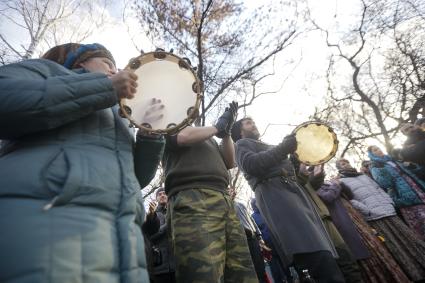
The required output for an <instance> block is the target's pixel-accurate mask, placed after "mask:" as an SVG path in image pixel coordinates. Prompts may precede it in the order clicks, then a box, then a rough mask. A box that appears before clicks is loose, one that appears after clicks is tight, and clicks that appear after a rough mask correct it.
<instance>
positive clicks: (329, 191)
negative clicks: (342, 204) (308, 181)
mask: <svg viewBox="0 0 425 283" xmlns="http://www.w3.org/2000/svg"><path fill="white" fill-rule="evenodd" d="M341 190H342V188H341V186H340V185H339V184H337V183H336V182H332V183H325V184H323V185H322V186H321V187H320V188H319V190H318V191H317V195H318V196H319V197H320V198H321V199H322V200H323V202H325V203H327V204H330V203H333V202H334V201H335V200H336V199H338V198H339V197H340V194H341Z"/></svg>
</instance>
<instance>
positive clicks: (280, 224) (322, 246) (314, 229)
mask: <svg viewBox="0 0 425 283" xmlns="http://www.w3.org/2000/svg"><path fill="white" fill-rule="evenodd" d="M236 158H237V163H238V166H239V168H240V169H241V170H242V171H243V172H244V174H245V178H246V179H247V181H248V183H249V184H250V186H251V187H252V188H253V189H255V197H256V200H257V206H258V208H259V210H260V213H261V215H262V216H263V217H264V221H265V222H266V224H267V226H268V228H269V229H270V233H271V236H272V239H273V241H274V243H276V248H277V251H278V253H279V256H280V257H281V258H282V259H286V263H287V264H288V263H290V262H292V256H293V255H294V254H298V253H311V252H316V251H324V250H327V251H330V252H331V253H332V254H333V255H334V257H337V253H336V251H335V247H334V246H333V244H332V241H331V239H330V237H329V235H328V233H327V232H326V230H325V227H324V225H323V222H322V220H321V219H320V216H319V214H318V213H317V211H316V210H315V208H314V206H313V205H312V203H311V201H310V199H309V197H308V196H307V195H305V193H304V191H303V189H302V188H301V187H300V185H299V184H298V183H297V182H296V178H295V176H294V169H293V166H292V164H291V162H290V161H289V160H288V159H284V158H285V156H284V155H283V154H282V153H280V152H279V148H278V147H273V146H270V145H268V144H265V143H263V142H261V141H257V140H254V139H248V138H246V139H242V140H239V141H238V142H237V143H236ZM283 174H284V175H287V177H283V176H282V175H283Z"/></svg>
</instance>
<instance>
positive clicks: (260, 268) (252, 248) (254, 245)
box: [245, 230, 266, 283]
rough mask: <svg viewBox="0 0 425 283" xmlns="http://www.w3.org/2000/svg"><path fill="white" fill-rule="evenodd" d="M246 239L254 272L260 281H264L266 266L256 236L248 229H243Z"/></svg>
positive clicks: (261, 282)
mask: <svg viewBox="0 0 425 283" xmlns="http://www.w3.org/2000/svg"><path fill="white" fill-rule="evenodd" d="M245 234H246V239H247V241H248V248H249V253H250V254H251V259H252V263H253V264H254V268H255V273H256V274H257V278H258V281H259V282H260V283H263V282H266V280H265V273H266V266H265V265H264V259H263V255H262V254H261V248H260V245H259V243H258V240H257V238H256V237H255V235H253V233H252V232H251V231H249V230H245Z"/></svg>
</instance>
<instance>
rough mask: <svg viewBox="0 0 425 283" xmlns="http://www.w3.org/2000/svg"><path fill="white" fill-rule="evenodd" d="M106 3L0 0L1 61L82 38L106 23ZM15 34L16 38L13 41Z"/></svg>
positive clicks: (98, 0) (92, 0)
mask: <svg viewBox="0 0 425 283" xmlns="http://www.w3.org/2000/svg"><path fill="white" fill-rule="evenodd" d="M108 2H109V0H6V1H2V2H1V3H0V15H1V17H2V18H3V19H4V20H3V22H2V26H1V30H0V43H1V45H0V48H1V49H0V56H1V59H2V60H1V63H2V64H4V63H7V62H11V61H15V60H20V59H28V58H32V57H33V56H38V55H40V54H41V53H43V51H45V50H46V49H47V48H49V47H51V46H53V45H57V44H59V43H63V42H64V41H66V42H81V41H83V40H84V39H86V38H87V37H88V36H89V35H91V34H92V33H93V32H94V30H98V29H99V28H101V27H102V26H103V25H104V24H105V23H106V19H107V13H106V8H107V6H108V5H109V3H108ZM10 31H13V32H12V33H13V34H11V32H10ZM17 35H18V36H17ZM17 37H18V38H19V40H16V38H17Z"/></svg>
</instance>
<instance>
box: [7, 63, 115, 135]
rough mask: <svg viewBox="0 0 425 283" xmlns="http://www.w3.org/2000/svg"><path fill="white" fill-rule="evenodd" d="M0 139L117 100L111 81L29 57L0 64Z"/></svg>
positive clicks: (55, 124) (49, 126) (58, 123)
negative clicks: (4, 64) (22, 60)
mask: <svg viewBox="0 0 425 283" xmlns="http://www.w3.org/2000/svg"><path fill="white" fill-rule="evenodd" d="M0 101H1V103H0V139H13V138H16V137H19V136H22V135H25V134H30V133H35V132H38V131H41V130H49V129H53V128H56V127H59V126H61V125H64V124H66V123H69V122H72V121H75V120H78V119H80V118H82V117H84V116H86V115H88V114H90V113H92V112H94V111H97V110H100V109H104V108H108V107H111V106H113V105H114V104H116V103H117V95H116V93H115V90H114V88H113V86H112V81H111V80H110V79H109V78H107V77H106V75H103V74H99V73H85V74H76V73H73V72H71V71H69V70H66V69H65V68H62V67H61V66H60V65H57V64H53V63H46V62H44V61H43V60H30V61H24V62H22V63H16V64H11V65H6V66H2V67H0Z"/></svg>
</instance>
